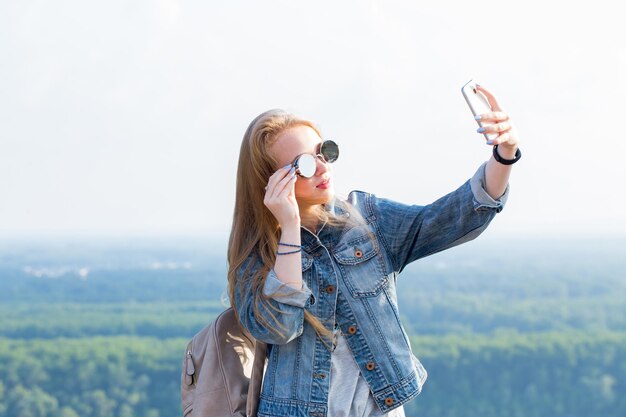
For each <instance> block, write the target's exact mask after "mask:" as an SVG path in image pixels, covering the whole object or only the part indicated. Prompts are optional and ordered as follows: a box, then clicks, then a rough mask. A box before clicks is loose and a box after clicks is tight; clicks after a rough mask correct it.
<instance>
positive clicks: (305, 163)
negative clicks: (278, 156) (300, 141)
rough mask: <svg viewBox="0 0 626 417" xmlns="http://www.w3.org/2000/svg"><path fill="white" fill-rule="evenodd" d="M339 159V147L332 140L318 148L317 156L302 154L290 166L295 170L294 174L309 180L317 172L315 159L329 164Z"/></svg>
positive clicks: (326, 141)
mask: <svg viewBox="0 0 626 417" xmlns="http://www.w3.org/2000/svg"><path fill="white" fill-rule="evenodd" d="M338 157H339V147H338V146H337V144H336V143H335V142H333V141H332V140H325V141H324V142H322V145H321V146H320V153H318V154H317V155H314V154H311V153H303V154H302V155H298V157H297V158H296V159H295V160H294V161H293V163H292V164H291V165H293V166H294V167H295V168H296V174H298V175H300V176H301V177H304V178H311V177H312V176H313V175H315V171H317V158H320V159H321V160H322V161H324V162H326V163H328V164H331V163H333V162H335V161H336V160H337V158H338Z"/></svg>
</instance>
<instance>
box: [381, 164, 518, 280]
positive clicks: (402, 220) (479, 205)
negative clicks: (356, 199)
mask: <svg viewBox="0 0 626 417" xmlns="http://www.w3.org/2000/svg"><path fill="white" fill-rule="evenodd" d="M485 165H486V162H485V163H483V164H482V165H481V166H480V167H479V168H478V170H477V171H476V173H475V174H474V176H473V177H472V178H470V179H469V180H467V181H466V182H465V183H464V184H463V185H461V186H460V187H459V188H458V189H456V190H455V191H452V192H451V193H449V194H447V195H445V196H443V197H441V198H439V199H438V200H437V201H435V202H433V203H431V204H429V205H426V206H418V205H406V204H402V203H398V202H395V201H392V200H387V199H384V198H378V197H376V196H371V201H372V206H373V210H374V213H375V215H376V219H377V223H378V233H379V235H380V237H381V240H382V243H383V245H384V246H385V248H386V250H387V253H388V254H389V257H390V258H391V263H392V265H393V268H394V270H395V271H396V272H400V271H402V270H403V269H404V267H406V265H408V264H409V263H411V262H413V261H415V260H417V259H420V258H423V257H426V256H429V255H432V254H434V253H437V252H440V251H442V250H445V249H448V248H451V247H453V246H457V245H460V244H461V243H464V242H468V241H470V240H472V239H474V238H476V237H477V236H478V235H480V234H481V233H482V232H483V231H484V230H485V229H486V228H487V226H488V225H489V223H490V222H491V220H492V219H493V218H494V217H495V215H496V213H499V212H500V211H502V209H503V207H504V204H505V203H506V200H507V198H508V194H509V186H508V184H507V187H506V190H505V192H504V193H503V194H502V196H500V197H499V198H498V199H497V200H494V199H493V198H491V197H490V196H489V194H487V192H486V191H485Z"/></svg>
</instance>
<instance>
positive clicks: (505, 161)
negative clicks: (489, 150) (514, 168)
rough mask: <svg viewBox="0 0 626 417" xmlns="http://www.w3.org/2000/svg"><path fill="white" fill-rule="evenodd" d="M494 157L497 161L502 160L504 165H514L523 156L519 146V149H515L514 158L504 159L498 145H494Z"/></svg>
mask: <svg viewBox="0 0 626 417" xmlns="http://www.w3.org/2000/svg"><path fill="white" fill-rule="evenodd" d="M493 157H494V158H495V160H496V161H498V162H500V163H501V164H503V165H513V164H514V163H516V162H517V161H519V160H520V158H521V157H522V151H520V150H519V148H517V151H515V158H513V159H504V158H502V157H501V156H500V154H499V153H498V145H494V146H493Z"/></svg>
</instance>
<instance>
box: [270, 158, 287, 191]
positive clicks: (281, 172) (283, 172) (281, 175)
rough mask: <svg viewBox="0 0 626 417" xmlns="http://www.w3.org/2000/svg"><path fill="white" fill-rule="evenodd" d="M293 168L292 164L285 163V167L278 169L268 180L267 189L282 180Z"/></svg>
mask: <svg viewBox="0 0 626 417" xmlns="http://www.w3.org/2000/svg"><path fill="white" fill-rule="evenodd" d="M290 169H291V164H289V165H285V166H284V167H282V168H280V169H278V170H277V171H276V172H274V173H273V174H272V175H271V176H270V178H269V180H268V181H267V185H266V186H265V190H268V189H272V188H273V187H274V186H275V185H276V183H278V182H279V181H280V180H282V179H283V178H284V177H285V176H286V175H287V174H288V173H289V170H290Z"/></svg>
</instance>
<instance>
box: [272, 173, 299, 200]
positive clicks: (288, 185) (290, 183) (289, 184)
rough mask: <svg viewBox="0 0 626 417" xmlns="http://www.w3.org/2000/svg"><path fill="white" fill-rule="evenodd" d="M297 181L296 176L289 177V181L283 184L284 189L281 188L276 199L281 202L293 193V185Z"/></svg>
mask: <svg viewBox="0 0 626 417" xmlns="http://www.w3.org/2000/svg"><path fill="white" fill-rule="evenodd" d="M297 180H298V175H296V174H293V175H292V176H291V177H289V180H288V181H287V183H286V184H285V188H283V190H282V191H281V192H280V193H279V194H278V196H277V198H278V199H281V200H282V199H284V198H286V197H288V196H290V195H291V193H293V191H294V189H295V185H296V181H297Z"/></svg>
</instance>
